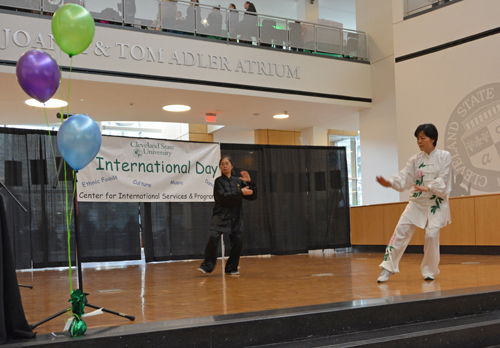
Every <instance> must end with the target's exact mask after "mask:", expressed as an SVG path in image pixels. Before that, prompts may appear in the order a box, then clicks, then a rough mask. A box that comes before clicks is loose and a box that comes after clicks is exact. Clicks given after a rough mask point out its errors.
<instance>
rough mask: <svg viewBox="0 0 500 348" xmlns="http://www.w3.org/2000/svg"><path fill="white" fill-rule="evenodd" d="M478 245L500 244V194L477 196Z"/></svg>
mask: <svg viewBox="0 0 500 348" xmlns="http://www.w3.org/2000/svg"><path fill="white" fill-rule="evenodd" d="M475 219H476V245H500V196H498V195H495V196H484V197H475Z"/></svg>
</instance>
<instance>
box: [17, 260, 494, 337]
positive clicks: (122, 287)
mask: <svg viewBox="0 0 500 348" xmlns="http://www.w3.org/2000/svg"><path fill="white" fill-rule="evenodd" d="M422 256H423V255H422V254H405V255H404V256H403V259H402V261H401V264H400V270H401V272H402V273H400V274H396V275H394V276H392V277H391V278H390V279H389V281H388V282H386V283H383V284H377V282H376V279H377V277H378V274H379V268H378V264H379V263H380V262H381V260H382V257H383V254H382V253H330V254H328V253H327V254H322V253H310V254H308V255H292V256H272V257H243V258H242V259H241V261H240V273H241V275H240V276H227V275H225V274H224V273H223V268H222V267H221V262H220V260H219V262H218V264H217V267H216V269H215V271H214V272H213V273H212V274H209V275H204V274H202V273H200V272H198V271H197V268H198V266H199V264H200V260H194V261H185V262H163V263H149V264H144V263H128V262H124V263H109V264H108V263H99V264H84V269H83V285H84V291H85V292H88V293H90V295H89V296H88V301H89V302H90V303H92V304H94V305H97V306H102V307H105V308H108V309H111V310H114V311H117V312H121V313H126V314H129V315H133V316H135V317H136V320H135V322H131V321H129V320H127V319H124V318H121V317H118V316H115V315H111V314H103V315H98V316H95V317H90V318H87V319H86V320H85V322H86V323H87V325H88V328H89V329H91V328H98V327H107V326H117V325H133V324H134V323H151V322H158V321H165V320H173V319H187V318H191V319H192V320H193V323H195V322H196V318H199V317H206V316H213V315H221V314H234V313H243V312H255V311H261V310H269V309H281V308H289V307H301V306H309V305H317V304H325V303H334V302H344V301H357V300H363V299H370V298H381V297H389V296H398V295H407V294H418V293H423V292H435V291H441V290H452V289H466V288H469V290H470V288H475V287H482V286H490V285H498V284H500V256H491V255H441V266H440V269H441V274H440V275H439V276H438V277H436V280H434V281H432V282H429V281H424V280H423V278H422V277H421V275H420V262H421V260H422ZM17 275H18V281H19V283H20V284H25V285H32V286H33V287H34V288H33V289H28V288H20V291H21V296H22V300H23V306H24V311H25V313H26V317H27V319H28V322H29V323H30V324H33V323H36V322H39V321H41V320H42V319H44V318H46V317H49V316H50V315H52V314H55V313H57V312H59V311H61V310H63V309H65V308H66V307H69V306H70V304H69V302H68V300H69V293H70V288H69V275H68V269H62V270H58V269H51V270H43V271H34V272H31V271H19V272H18V273H17ZM73 286H74V287H77V281H76V271H75V272H73ZM92 310H93V309H92V308H86V313H87V312H90V311H92ZM68 317H69V316H68V315H67V314H64V315H62V316H60V317H58V318H56V319H53V320H51V321H49V322H47V323H44V324H42V325H40V326H38V327H37V328H36V329H35V331H36V332H38V333H39V334H44V333H50V332H61V331H62V329H63V327H64V320H66V319H67V318H68Z"/></svg>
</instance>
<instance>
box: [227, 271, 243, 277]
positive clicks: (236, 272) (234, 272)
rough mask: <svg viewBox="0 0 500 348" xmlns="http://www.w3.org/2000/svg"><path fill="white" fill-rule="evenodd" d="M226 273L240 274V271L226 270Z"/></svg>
mask: <svg viewBox="0 0 500 348" xmlns="http://www.w3.org/2000/svg"><path fill="white" fill-rule="evenodd" d="M226 274H229V275H233V276H237V275H240V272H238V271H226Z"/></svg>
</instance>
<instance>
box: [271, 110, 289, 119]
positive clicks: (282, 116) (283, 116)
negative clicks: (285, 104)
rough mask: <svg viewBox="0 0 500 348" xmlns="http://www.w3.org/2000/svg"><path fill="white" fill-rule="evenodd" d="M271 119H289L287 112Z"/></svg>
mask: <svg viewBox="0 0 500 348" xmlns="http://www.w3.org/2000/svg"><path fill="white" fill-rule="evenodd" d="M273 117H274V118H288V117H289V115H288V112H286V111H285V112H284V113H282V114H277V115H274V116H273Z"/></svg>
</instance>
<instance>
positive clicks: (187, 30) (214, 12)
mask: <svg viewBox="0 0 500 348" xmlns="http://www.w3.org/2000/svg"><path fill="white" fill-rule="evenodd" d="M65 3H76V4H80V5H82V6H84V7H85V8H86V9H87V10H89V11H90V13H91V14H92V16H93V18H94V20H95V21H96V22H102V23H113V24H118V25H126V26H133V27H137V28H143V29H153V30H158V31H167V32H171V33H177V34H187V35H196V36H201V37H210V38H215V39H219V40H227V41H232V42H235V43H241V44H253V45H260V46H266V47H272V48H275V49H283V50H290V51H300V52H306V53H317V54H327V55H333V56H338V57H345V58H355V59H359V60H368V50H367V43H366V34H365V33H364V32H361V31H356V30H351V29H344V28H337V27H332V26H328V25H322V24H317V23H310V22H304V21H298V20H295V19H288V18H282V17H276V16H269V15H265V14H260V13H249V12H245V11H237V10H234V9H229V8H224V7H219V6H217V7H214V6H212V5H204V4H199V3H194V2H188V1H165V0H163V1H161V0H160V1H156V0H153V1H152V0H0V7H4V8H7V7H8V8H15V9H19V10H25V11H31V12H34V13H40V14H42V15H43V14H52V13H54V12H55V11H57V9H58V8H59V7H60V6H62V5H64V4H65Z"/></svg>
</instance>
